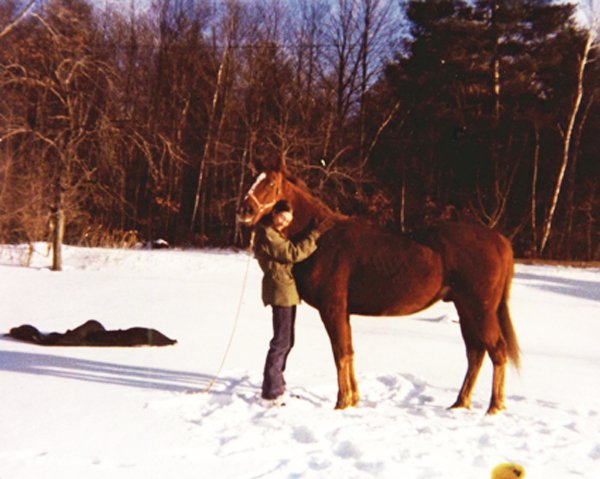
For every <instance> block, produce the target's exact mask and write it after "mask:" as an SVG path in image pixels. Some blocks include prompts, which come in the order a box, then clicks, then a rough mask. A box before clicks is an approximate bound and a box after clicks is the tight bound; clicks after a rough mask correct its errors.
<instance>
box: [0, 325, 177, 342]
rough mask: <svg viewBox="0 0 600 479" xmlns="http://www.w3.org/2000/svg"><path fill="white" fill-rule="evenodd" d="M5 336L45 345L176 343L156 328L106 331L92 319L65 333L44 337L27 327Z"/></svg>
mask: <svg viewBox="0 0 600 479" xmlns="http://www.w3.org/2000/svg"><path fill="white" fill-rule="evenodd" d="M6 336H9V337H11V338H14V339H18V340H19V341H25V342H28V343H35V344H41V345H42V346H146V345H147V346H168V345H171V344H175V343H176V342H177V341H176V340H174V339H169V338H167V337H166V336H165V335H164V334H162V333H161V332H160V331H157V330H156V329H148V328H130V329H116V330H106V329H105V328H104V326H102V324H100V323H99V322H98V321H96V320H95V319H90V320H89V321H86V322H85V323H83V324H82V325H81V326H79V327H77V328H75V329H72V330H71V329H68V330H67V332H66V333H64V334H63V333H50V334H42V333H40V332H39V331H38V330H37V328H35V327H34V326H31V325H29V324H24V325H23V326H19V327H18V328H12V329H11V330H10V332H9V333H8V334H7V335H6Z"/></svg>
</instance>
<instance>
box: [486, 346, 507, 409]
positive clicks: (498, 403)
mask: <svg viewBox="0 0 600 479" xmlns="http://www.w3.org/2000/svg"><path fill="white" fill-rule="evenodd" d="M486 349H487V351H488V355H489V356H490V359H491V360H492V364H493V365H494V376H493V379H492V397H491V399H490V406H489V408H488V411H487V413H488V414H496V413H497V412H498V411H501V410H502V409H505V405H504V379H505V377H506V362H507V352H506V343H505V341H504V338H503V337H502V336H501V335H499V337H497V338H496V339H495V340H493V341H491V342H489V343H488V344H487V345H486Z"/></svg>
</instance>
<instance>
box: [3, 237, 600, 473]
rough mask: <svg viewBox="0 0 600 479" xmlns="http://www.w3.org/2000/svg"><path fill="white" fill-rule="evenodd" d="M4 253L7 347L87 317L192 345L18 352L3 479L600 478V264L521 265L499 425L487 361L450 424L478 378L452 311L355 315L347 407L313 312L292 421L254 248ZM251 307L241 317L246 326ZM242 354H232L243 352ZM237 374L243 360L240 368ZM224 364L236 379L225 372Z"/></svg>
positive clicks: (295, 371) (299, 354)
mask: <svg viewBox="0 0 600 479" xmlns="http://www.w3.org/2000/svg"><path fill="white" fill-rule="evenodd" d="M44 252H45V251H44V247H43V245H36V252H35V253H34V255H33V258H32V262H31V264H30V266H29V267H23V266H21V264H22V263H23V261H24V257H25V248H24V247H21V246H2V247H0V281H1V284H2V288H1V291H0V305H1V306H0V307H1V309H0V311H1V313H0V333H6V332H8V330H9V329H10V328H11V327H14V326H19V325H21V324H32V325H34V326H36V327H37V328H38V329H40V330H41V331H43V332H51V331H64V330H66V329H69V328H73V327H75V326H78V325H80V324H81V323H83V322H84V321H86V320H87V319H92V318H93V319H97V320H99V321H100V322H102V323H103V324H104V326H106V327H107V328H109V329H126V328H129V327H133V326H145V327H150V328H156V329H158V330H160V331H161V332H162V333H164V334H165V335H167V336H169V337H172V338H175V339H177V340H178V343H177V344H176V345H175V346H167V347H162V348H157V347H142V348H75V347H62V348H59V347H57V348H48V347H41V346H36V345H31V344H25V343H21V342H17V341H14V340H12V339H10V338H0V391H2V408H1V409H0V479H34V478H36V479H37V478H50V479H52V478H60V479H70V478H73V479H74V478H77V479H80V478H81V477H85V478H86V479H94V478H103V479H104V478H107V477H111V478H114V479H120V478H127V479H131V478H145V479H146V478H149V479H152V478H164V477H177V478H178V479H186V478H205V477H216V478H248V479H250V478H277V479H279V478H289V479H300V478H310V479H312V478H328V479H329V478H332V477H335V478H337V477H340V478H372V477H374V478H415V479H416V478H427V479H429V478H445V479H447V478H461V479H463V478H466V479H469V478H473V479H475V478H478V479H480V478H488V477H490V471H491V470H492V469H493V467H494V466H495V465H496V464H498V463H502V462H508V461H510V462H515V463H518V464H521V465H522V466H523V467H524V468H525V470H526V477H527V478H528V479H535V478H544V479H552V478H557V479H567V478H590V479H591V478H598V477H600V415H599V412H600V402H599V400H598V399H599V394H598V393H599V392H600V384H599V379H598V378H599V373H600V348H599V347H598V345H597V341H598V338H600V269H597V268H596V269H594V268H589V269H581V268H568V267H558V266H525V265H517V274H516V277H515V281H514V283H513V290H512V297H511V310H512V316H513V321H514V324H515V328H516V330H517V334H518V336H519V340H520V343H521V349H522V368H521V370H520V372H517V371H515V370H514V369H512V368H511V369H509V370H508V373H507V381H506V394H507V401H506V402H507V407H508V409H507V410H506V411H504V412H502V413H501V414H499V415H496V416H493V417H488V416H486V415H485V411H486V408H487V405H488V399H489V394H490V388H491V365H490V362H489V360H488V359H487V358H486V362H485V363H484V368H483V370H482V373H481V375H480V378H479V381H478V383H477V386H476V389H475V393H474V397H473V408H472V409H471V410H468V411H465V410H452V411H450V410H447V406H449V405H450V404H451V403H452V402H453V401H454V399H455V397H456V394H457V391H458V387H459V386H460V384H461V382H462V378H463V375H464V373H465V370H466V359H465V354H464V346H463V343H462V339H461V337H460V330H459V326H458V323H457V316H456V313H455V311H454V309H453V307H452V305H451V304H444V303H439V304H436V305H434V306H433V307H431V308H429V309H428V310H426V311H423V312H420V313H418V314H415V315H413V316H410V317H404V318H370V317H354V318H353V319H352V324H353V331H354V343H355V350H356V372H357V377H358V381H359V388H360V391H361V402H360V404H359V406H358V407H356V408H350V409H347V410H344V411H336V410H334V405H335V399H336V394H337V383H336V378H335V368H334V364H333V358H332V355H331V349H330V345H329V341H328V339H327V336H326V334H325V331H324V329H323V326H322V324H321V322H320V319H319V317H318V313H317V312H316V311H315V310H314V309H312V308H311V307H309V306H307V305H302V306H301V307H300V309H299V312H298V315H299V319H298V322H297V340H296V347H295V348H294V350H293V351H292V354H291V356H290V359H289V362H288V370H287V373H286V379H287V382H288V388H289V390H290V391H291V392H292V393H294V394H297V395H298V396H300V398H297V399H294V398H292V399H290V400H289V401H288V403H287V405H286V406H285V407H275V408H268V407H265V406H264V405H263V404H262V403H261V402H260V401H259V394H260V384H261V379H262V375H261V373H262V367H263V361H264V358H265V355H266V350H267V345H268V341H269V339H270V334H271V324H270V310H269V309H266V308H264V307H263V306H262V304H261V303H260V277H261V273H260V270H259V269H258V266H257V265H256V262H255V261H254V260H253V259H252V258H251V257H250V256H249V255H248V254H246V253H244V252H238V253H235V252H231V251H217V250H209V251H179V250H160V251H156V250H155V251H147V250H111V249H85V248H76V247H66V248H65V251H64V271H63V272H60V273H53V272H50V271H49V269H48V266H49V264H50V259H49V258H48V257H47V256H45V255H44V254H43V253H44ZM238 310H239V316H238V314H237V313H238ZM230 340H231V343H230V347H229V348H228V344H229V342H230ZM223 361H224V362H223ZM221 365H222V368H221Z"/></svg>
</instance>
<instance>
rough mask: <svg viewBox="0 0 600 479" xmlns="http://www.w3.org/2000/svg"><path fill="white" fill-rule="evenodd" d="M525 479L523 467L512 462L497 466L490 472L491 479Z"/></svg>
mask: <svg viewBox="0 0 600 479" xmlns="http://www.w3.org/2000/svg"><path fill="white" fill-rule="evenodd" d="M524 477H525V469H523V466H519V465H518V464H514V463H512V462H505V463H503V464H498V465H497V466H496V467H494V469H493V470H492V479H523V478H524Z"/></svg>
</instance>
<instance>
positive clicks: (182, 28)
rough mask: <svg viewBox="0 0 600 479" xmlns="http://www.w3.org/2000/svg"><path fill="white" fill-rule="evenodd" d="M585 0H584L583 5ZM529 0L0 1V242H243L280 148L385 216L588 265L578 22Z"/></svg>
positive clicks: (590, 240)
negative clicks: (478, 232) (475, 233)
mask: <svg viewBox="0 0 600 479" xmlns="http://www.w3.org/2000/svg"><path fill="white" fill-rule="evenodd" d="M588 3H589V4H590V5H592V6H593V3H594V2H593V1H589V2H588ZM599 17H600V12H598V11H596V12H595V11H594V9H593V8H591V9H589V10H588V11H587V15H582V14H581V10H579V9H578V8H576V6H575V5H572V4H568V3H564V2H552V1H547V0H504V1H497V0H475V1H462V0H427V1H422V0H409V1H404V0H289V1H286V0H244V1H242V0H223V1H218V0H153V1H151V2H147V3H143V2H139V1H138V2H136V1H134V0H123V1H120V2H119V1H112V2H108V1H107V2H92V1H91V0H89V1H86V0H36V1H22V0H21V1H20V0H0V242H5V243H19V242H34V241H46V240H49V238H50V237H51V236H54V237H55V236H56V231H57V230H60V233H61V236H62V235H63V234H64V241H65V242H67V243H69V244H74V245H90V246H127V245H132V244H134V243H136V242H139V241H145V240H153V239H157V238H164V239H166V240H167V241H169V242H170V243H171V244H173V245H181V246H245V245H246V243H247V239H248V232H247V231H244V230H243V229H240V227H239V226H238V225H237V224H236V222H235V211H236V209H237V206H238V204H239V203H240V201H241V198H242V196H243V195H244V193H245V192H246V190H247V189H248V187H249V185H250V184H251V183H252V181H253V178H254V175H255V173H256V171H258V170H261V169H263V168H268V167H272V166H275V165H279V164H281V163H282V162H284V163H285V164H286V166H287V168H288V170H289V171H290V172H291V173H292V174H294V175H295V176H297V177H299V178H301V179H302V180H303V181H304V182H306V184H307V185H308V186H309V187H310V188H311V190H312V191H314V192H315V194H317V195H318V196H320V197H321V198H322V199H323V200H324V201H325V202H326V203H328V204H329V205H331V206H332V207H333V208H334V209H338V210H340V211H342V212H344V213H347V214H354V215H359V216H363V217H365V218H368V219H370V220H371V221H373V222H376V223H378V224H381V225H385V226H387V227H389V228H391V229H394V230H398V231H409V230H411V229H414V228H418V227H420V226H423V225H427V224H431V223H432V222H435V221H436V220H438V219H440V218H456V219H465V220H469V221H477V222H479V223H481V224H484V225H486V226H488V227H493V228H497V229H499V230H500V231H502V232H503V233H504V234H506V235H507V236H508V237H510V238H511V240H512V241H513V244H514V247H515V251H516V255H517V256H520V257H533V258H537V257H540V258H549V259H568V260H584V261H590V260H600V241H599V240H600V228H599V226H598V217H599V215H600V198H599V192H598V181H597V179H598V177H599V173H600V166H599V160H600V142H599V141H598V139H597V138H596V137H595V135H596V134H598V133H600V72H599V67H600V63H598V62H597V61H596V60H597V58H598V53H599V49H598V38H597V36H596V35H597V33H598V28H597V27H598V23H597V22H598V19H599Z"/></svg>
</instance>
